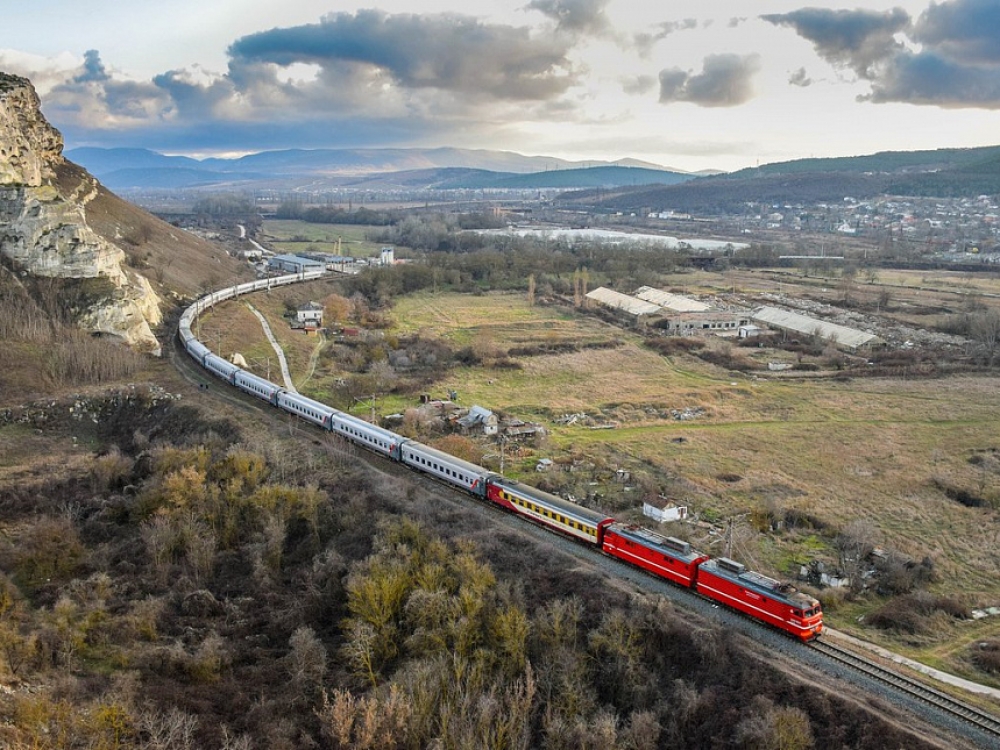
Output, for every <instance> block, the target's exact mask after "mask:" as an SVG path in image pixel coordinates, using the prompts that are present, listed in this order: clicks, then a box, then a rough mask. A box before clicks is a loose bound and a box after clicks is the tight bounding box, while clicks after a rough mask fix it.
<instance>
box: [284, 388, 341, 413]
mask: <svg viewBox="0 0 1000 750" xmlns="http://www.w3.org/2000/svg"><path fill="white" fill-rule="evenodd" d="M278 398H279V399H281V400H283V401H294V402H298V403H299V404H305V405H307V406H311V407H313V408H316V409H322V410H323V411H327V412H330V413H331V414H334V413H336V412H337V410H336V409H334V408H333V407H332V406H328V405H327V404H324V403H323V402H322V401H317V400H316V399H314V398H309V397H308V396H303V395H302V394H301V393H292V392H291V391H284V390H283V391H282V392H281V393H279V394H278Z"/></svg>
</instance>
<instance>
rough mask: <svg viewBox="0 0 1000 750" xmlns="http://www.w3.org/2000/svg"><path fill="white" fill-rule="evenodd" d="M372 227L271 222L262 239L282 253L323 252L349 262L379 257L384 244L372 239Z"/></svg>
mask: <svg viewBox="0 0 1000 750" xmlns="http://www.w3.org/2000/svg"><path fill="white" fill-rule="evenodd" d="M371 232H372V227H368V226H356V225H353V224H313V223H310V222H307V221H298V220H284V219H269V220H268V221H265V222H264V225H263V227H262V231H261V239H262V240H263V241H264V242H265V243H266V244H267V245H268V246H269V247H272V248H274V249H275V250H277V251H278V252H282V253H300V252H320V253H330V254H331V255H343V256H347V257H350V258H368V257H371V256H372V255H377V254H378V251H379V249H380V248H381V247H382V244H383V243H380V242H373V241H371V240H370V239H369V235H370V233H371Z"/></svg>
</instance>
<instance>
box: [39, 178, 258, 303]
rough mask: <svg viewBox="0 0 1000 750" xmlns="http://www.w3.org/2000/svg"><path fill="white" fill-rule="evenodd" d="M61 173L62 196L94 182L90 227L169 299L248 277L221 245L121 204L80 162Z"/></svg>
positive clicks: (122, 202) (247, 270)
mask: <svg viewBox="0 0 1000 750" xmlns="http://www.w3.org/2000/svg"><path fill="white" fill-rule="evenodd" d="M57 174H58V181H59V187H60V190H61V192H62V193H63V194H64V195H70V194H72V193H73V192H74V191H76V190H78V189H80V188H81V186H85V185H88V183H90V181H91V180H93V182H94V183H96V184H97V185H98V189H97V195H96V197H95V198H93V200H91V201H90V202H89V203H87V207H86V210H87V222H88V224H90V226H91V227H92V228H93V229H94V231H95V232H97V233H98V234H100V235H102V236H103V237H104V238H105V239H107V240H108V241H110V242H113V243H114V244H116V245H118V246H119V247H121V248H122V250H124V251H125V253H126V255H127V256H128V263H129V265H130V266H132V267H133V268H135V269H136V270H137V271H138V272H139V273H141V274H142V275H143V276H146V277H147V278H148V279H149V280H150V281H151V282H153V283H154V284H155V285H157V286H158V287H160V292H161V293H162V294H163V296H164V298H165V299H169V298H170V295H169V292H175V293H176V294H179V295H181V296H184V297H191V296H194V295H196V294H198V293H199V292H201V291H204V290H205V289H207V288H209V287H212V288H215V287H218V286H223V285H225V284H226V283H228V282H230V281H233V280H236V279H241V280H245V279H248V278H250V271H249V269H248V268H247V266H246V264H244V263H241V262H240V261H238V260H237V259H235V258H233V257H231V256H229V255H228V254H227V253H226V252H225V250H224V249H223V248H221V247H220V246H218V245H215V244H213V243H211V242H208V241H207V240H204V239H202V238H201V237H198V236H196V235H194V234H191V233H190V232H186V231H184V230H183V229H179V228H178V227H175V226H171V225H170V224H167V223H166V222H165V221H162V220H160V219H158V218H156V217H155V216H153V215H152V214H150V213H148V212H146V211H144V210H143V209H141V208H139V207H137V206H134V205H132V204H131V203H128V202H127V201H124V200H122V199H121V198H119V197H118V196H116V195H115V194H114V193H112V192H111V191H109V190H108V189H107V188H105V187H104V186H103V185H101V184H100V183H97V181H96V180H95V179H94V178H93V177H91V176H90V175H89V174H88V173H87V172H86V171H85V170H84V169H82V168H81V167H79V166H77V165H76V164H73V163H71V162H63V163H62V164H61V165H59V166H58V167H57ZM83 189H84V190H86V189H88V188H87V187H84V188H83Z"/></svg>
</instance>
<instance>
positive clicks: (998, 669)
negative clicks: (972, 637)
mask: <svg viewBox="0 0 1000 750" xmlns="http://www.w3.org/2000/svg"><path fill="white" fill-rule="evenodd" d="M970 649H971V650H972V661H973V663H975V665H976V667H978V668H979V669H981V670H983V671H984V672H992V673H993V674H1000V638H993V639H990V640H986V641H979V642H977V643H974V644H973V645H972V646H970Z"/></svg>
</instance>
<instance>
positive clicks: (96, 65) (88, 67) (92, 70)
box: [73, 49, 111, 83]
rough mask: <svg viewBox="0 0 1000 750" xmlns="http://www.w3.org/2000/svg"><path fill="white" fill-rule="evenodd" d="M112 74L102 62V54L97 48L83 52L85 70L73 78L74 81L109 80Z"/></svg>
mask: <svg viewBox="0 0 1000 750" xmlns="http://www.w3.org/2000/svg"><path fill="white" fill-rule="evenodd" d="M110 78H111V76H109V75H108V71H107V70H106V69H105V67H104V63H103V62H101V55H100V53H99V52H98V51H97V50H96V49H89V50H87V51H86V52H85V53H84V54H83V72H82V73H81V74H80V75H78V76H77V77H76V78H74V79H73V82H74V83H87V82H88V81H107V80H110Z"/></svg>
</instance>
